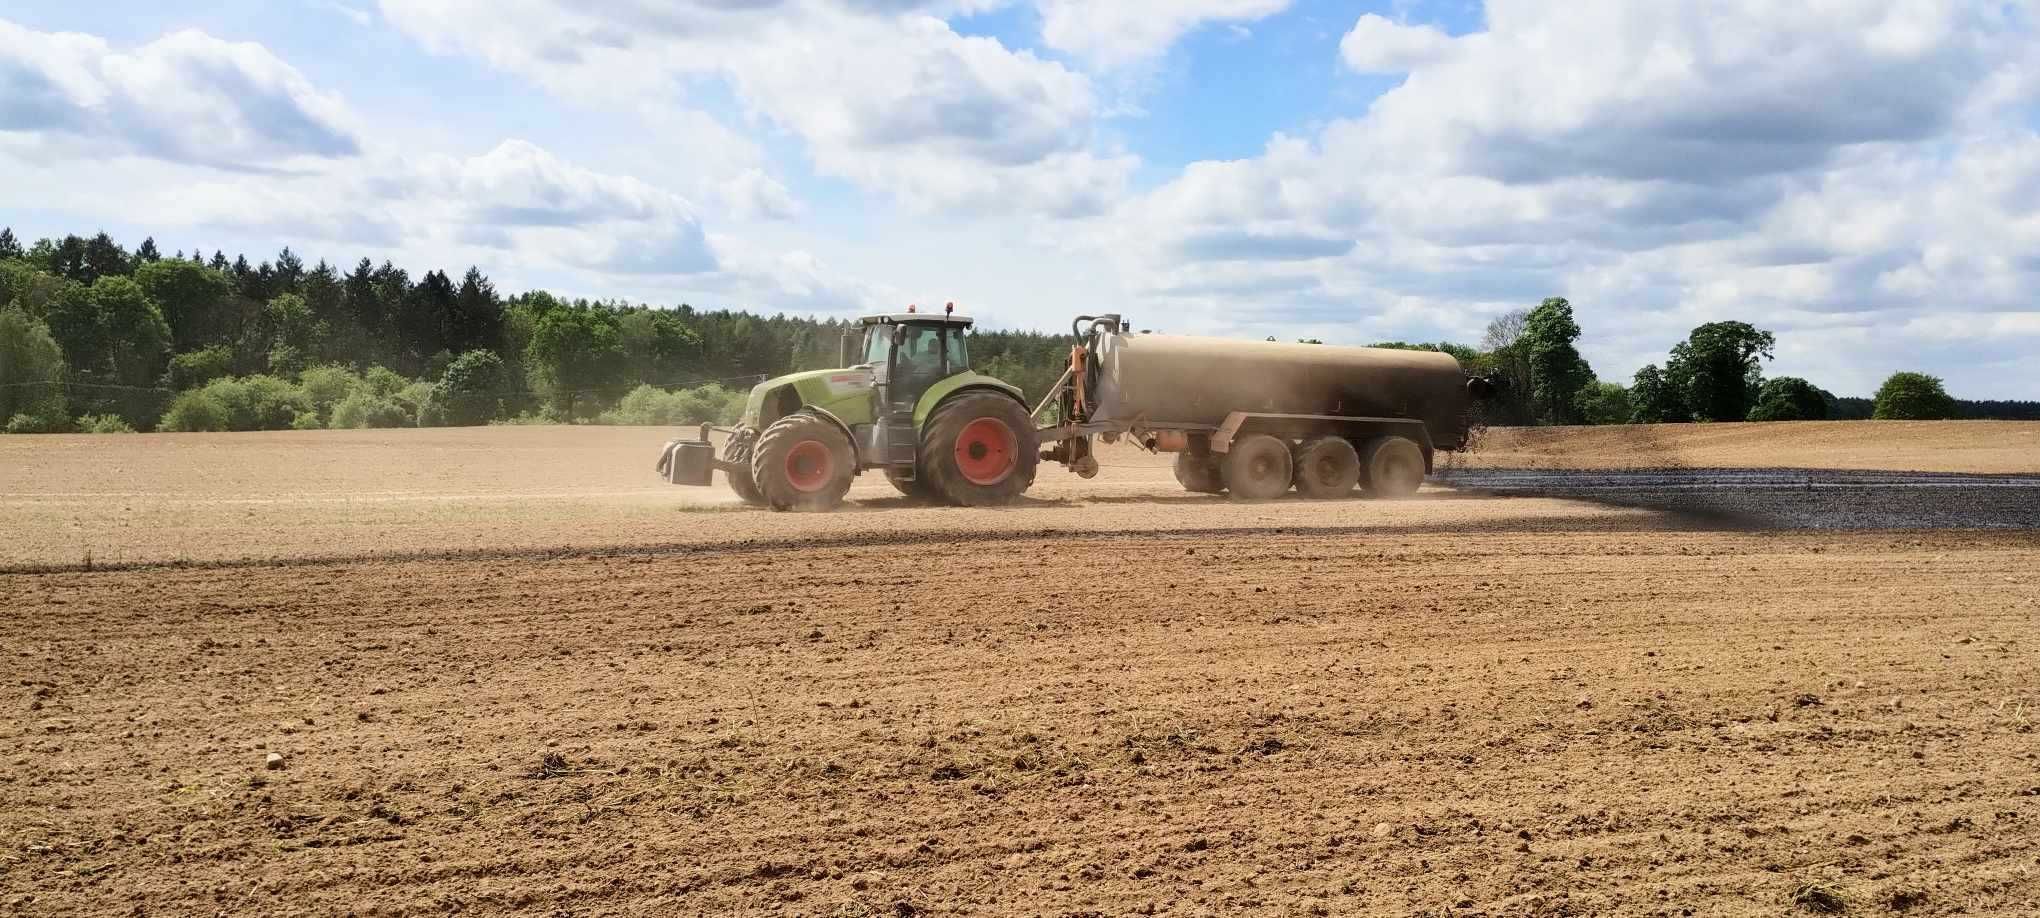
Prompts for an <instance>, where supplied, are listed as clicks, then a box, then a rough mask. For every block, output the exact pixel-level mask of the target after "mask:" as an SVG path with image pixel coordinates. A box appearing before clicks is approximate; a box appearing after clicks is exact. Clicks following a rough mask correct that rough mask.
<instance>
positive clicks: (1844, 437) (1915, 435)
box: [1462, 421, 2040, 474]
mask: <svg viewBox="0 0 2040 918" xmlns="http://www.w3.org/2000/svg"><path fill="white" fill-rule="evenodd" d="M1462 464H1464V465H1466V466H1468V467H1486V468H1531V469H1560V468H1577V469H1606V468H1795V469H1866V470H1886V471H1897V472H1972V473H1980V474H1983V473H1988V474H2004V473H2026V472H2040V422H2035V421H1812V422H1798V423H1779V424H1651V425H1634V426H1624V427H1498V428H1493V429H1491V430H1489V431H1488V433H1487V436H1486V438H1485V439H1484V440H1483V441H1482V442H1481V444H1480V447H1479V449H1477V450H1476V451H1474V452H1473V453H1471V454H1469V455H1468V456H1466V457H1464V459H1463V460H1462Z"/></svg>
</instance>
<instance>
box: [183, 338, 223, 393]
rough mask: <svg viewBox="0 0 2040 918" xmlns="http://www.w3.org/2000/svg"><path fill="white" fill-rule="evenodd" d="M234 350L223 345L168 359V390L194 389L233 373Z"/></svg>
mask: <svg viewBox="0 0 2040 918" xmlns="http://www.w3.org/2000/svg"><path fill="white" fill-rule="evenodd" d="M233 366H234V349H233V348H231V347H228V346H226V345H224V344H215V345H213V346H212V347H208V348H204V349H201V350H196V351H186V352H185V353H182V354H178V355H177V356H175V357H172V358H170V372H169V374H168V382H169V383H170V388H172V389H178V390H184V389H196V388H198V387H200V386H203V385H205V384H206V383H209V382H212V381H213V380H215V379H219V378H221V377H224V376H226V375H228V374H229V373H231V372H233Z"/></svg>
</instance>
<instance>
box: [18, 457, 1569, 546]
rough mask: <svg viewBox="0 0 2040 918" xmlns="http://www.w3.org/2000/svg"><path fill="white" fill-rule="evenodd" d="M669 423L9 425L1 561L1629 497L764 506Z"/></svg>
mask: <svg viewBox="0 0 2040 918" xmlns="http://www.w3.org/2000/svg"><path fill="white" fill-rule="evenodd" d="M672 435H673V431H671V430H668V429H653V428H617V427H482V428H465V429H441V430H384V431H278V432H268V433H245V434H136V435H123V436H14V437H0V530H5V531H7V532H8V533H9V534H10V538H8V539H5V540H0V569H5V568H10V567H12V568H16V569H19V568H23V567H52V566H62V567H82V566H85V565H88V564H89V565H91V566H94V567H105V566H108V565H114V566H119V565H126V564H133V563H137V562H142V563H162V562H216V561H242V560H258V561H294V560H300V559H304V558H354V557H360V556H362V555H365V554H377V555H384V556H391V555H396V556H401V555H417V554H433V555H444V554H448V553H458V552H484V553H486V552H504V551H524V552H544V551H547V550H551V549H556V548H562V547H611V546H660V545H684V544H685V545H691V544H711V543H723V542H731V541H745V540H755V541H759V542H764V543H772V544H783V545H791V544H794V543H799V542H808V541H815V540H844V539H848V540H857V539H868V538H872V537H890V536H892V535H894V534H897V533H901V532H910V533H950V534H955V535H959V536H977V535H982V534H985V533H1012V532H1032V533H1040V532H1043V531H1050V530H1053V531H1057V532H1124V531H1144V530H1156V529H1168V530H1186V529H1198V530H1221V529H1249V530H1252V529H1260V528H1266V527H1269V526H1310V527H1318V528H1353V527H1377V526H1408V525H1420V524H1421V525H1433V526H1446V527H1449V526H1455V525H1459V524H1460V523H1461V521H1464V520H1476V519H1488V518H1492V517H1495V516H1497V515H1506V516H1512V517H1524V518H1564V519H1570V520H1574V521H1578V522H1581V523H1582V524H1584V523H1585V522H1586V521H1589V520H1599V519H1603V518H1605V517H1606V516H1607V515H1608V513H1609V511H1606V510H1603V509H1599V508H1595V507H1593V506H1591V505H1587V504H1578V503H1568V502H1562V501H1548V500H1535V499H1528V500H1526V499H1510V498H1472V497H1469V496H1467V495H1455V494H1452V493H1451V492H1450V491H1449V490H1448V489H1434V490H1432V491H1429V492H1427V494H1426V498H1427V499H1426V500H1422V501H1416V502H1394V503H1383V502H1376V501H1362V500H1352V501H1336V502H1331V503H1315V502H1302V501H1287V502H1283V503H1281V504H1277V505H1246V506H1242V505H1238V504H1235V503H1233V502H1232V501H1229V500H1227V499H1225V498H1222V497H1212V496H1207V495H1195V494H1188V493H1185V492H1184V491H1183V489H1182V488H1181V486H1179V485H1178V484H1177V483H1176V479H1175V477H1174V474H1173V473H1172V472H1171V471H1170V467H1169V459H1168V457H1157V456H1153V455H1150V454H1147V453H1144V452H1141V451H1139V450H1137V449H1133V448H1131V447H1127V446H1123V445H1122V446H1118V447H1107V448H1105V449H1104V450H1103V451H1102V454H1103V457H1104V462H1105V464H1106V467H1105V468H1104V469H1103V470H1102V472H1101V473H1100V475H1099V476H1098V477H1097V478H1095V479H1092V480H1089V481H1086V480H1084V479H1081V478H1078V477H1077V476H1075V475H1073V474H1070V473H1069V472H1067V471H1065V470H1063V468H1062V467H1061V466H1052V465H1046V464H1044V465H1043V467H1042V469H1041V473H1040V477H1039V478H1038V479H1037V480H1036V483H1035V485H1034V487H1033V488H1032V489H1030V490H1029V491H1028V494H1027V498H1026V499H1025V500H1024V501H1022V502H1021V503H1020V504H1019V505H1017V506H1014V507H1008V508H1001V509H998V510H969V509H963V508H957V507H932V506H924V505H918V504H916V503H914V502H910V501H908V500H906V499H904V498H902V497H901V496H900V494H899V492H898V491H896V490H894V489H893V487H892V486H891V485H889V484H887V483H886V482H885V479H884V478H882V477H881V476H878V475H875V474H867V475H864V476H862V477H860V478H858V479H857V483H856V484H855V485H854V486H853V487H852V488H851V491H850V503H849V504H848V505H847V506H846V507H845V508H844V509H843V510H841V511H838V512H835V513H829V514H803V515H792V516H790V515H786V514H777V513H770V512H766V511H762V510H757V509H754V508H750V507H746V506H744V505H742V504H741V503H739V502H738V501H737V499H736V497H735V496H733V495H732V494H731V493H730V491H729V489H728V488H727V487H726V486H725V485H724V484H723V482H722V476H721V475H720V473H718V474H717V476H716V484H715V486H714V487H712V488H685V487H675V486H672V485H669V484H666V483H665V482H664V481H661V480H660V479H659V478H658V476H657V475H656V474H655V473H654V472H653V469H652V465H653V462H654V460H656V459H657V458H658V451H659V447H660V446H661V445H662V444H664V443H665V441H666V440H667V439H668V438H669V437H671V436H672Z"/></svg>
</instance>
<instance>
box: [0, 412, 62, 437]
mask: <svg viewBox="0 0 2040 918" xmlns="http://www.w3.org/2000/svg"><path fill="white" fill-rule="evenodd" d="M70 431H71V421H70V419H69V418H66V417H64V416H63V415H48V414H28V413H26V412H23V413H20V414H16V415H15V416H13V417H11V418H8V419H7V432H8V433H11V434H36V433H69V432H70Z"/></svg>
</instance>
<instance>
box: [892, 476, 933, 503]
mask: <svg viewBox="0 0 2040 918" xmlns="http://www.w3.org/2000/svg"><path fill="white" fill-rule="evenodd" d="M885 480H886V481H887V482H889V483H890V484H891V485H892V486H893V490H895V491H898V492H900V493H901V494H903V495H905V496H907V497H908V498H911V499H913V500H934V499H935V497H936V494H935V492H934V490H933V489H931V488H929V487H928V479H926V478H913V479H907V478H901V477H900V473H898V472H895V471H891V470H888V471H887V472H886V473H885Z"/></svg>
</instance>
